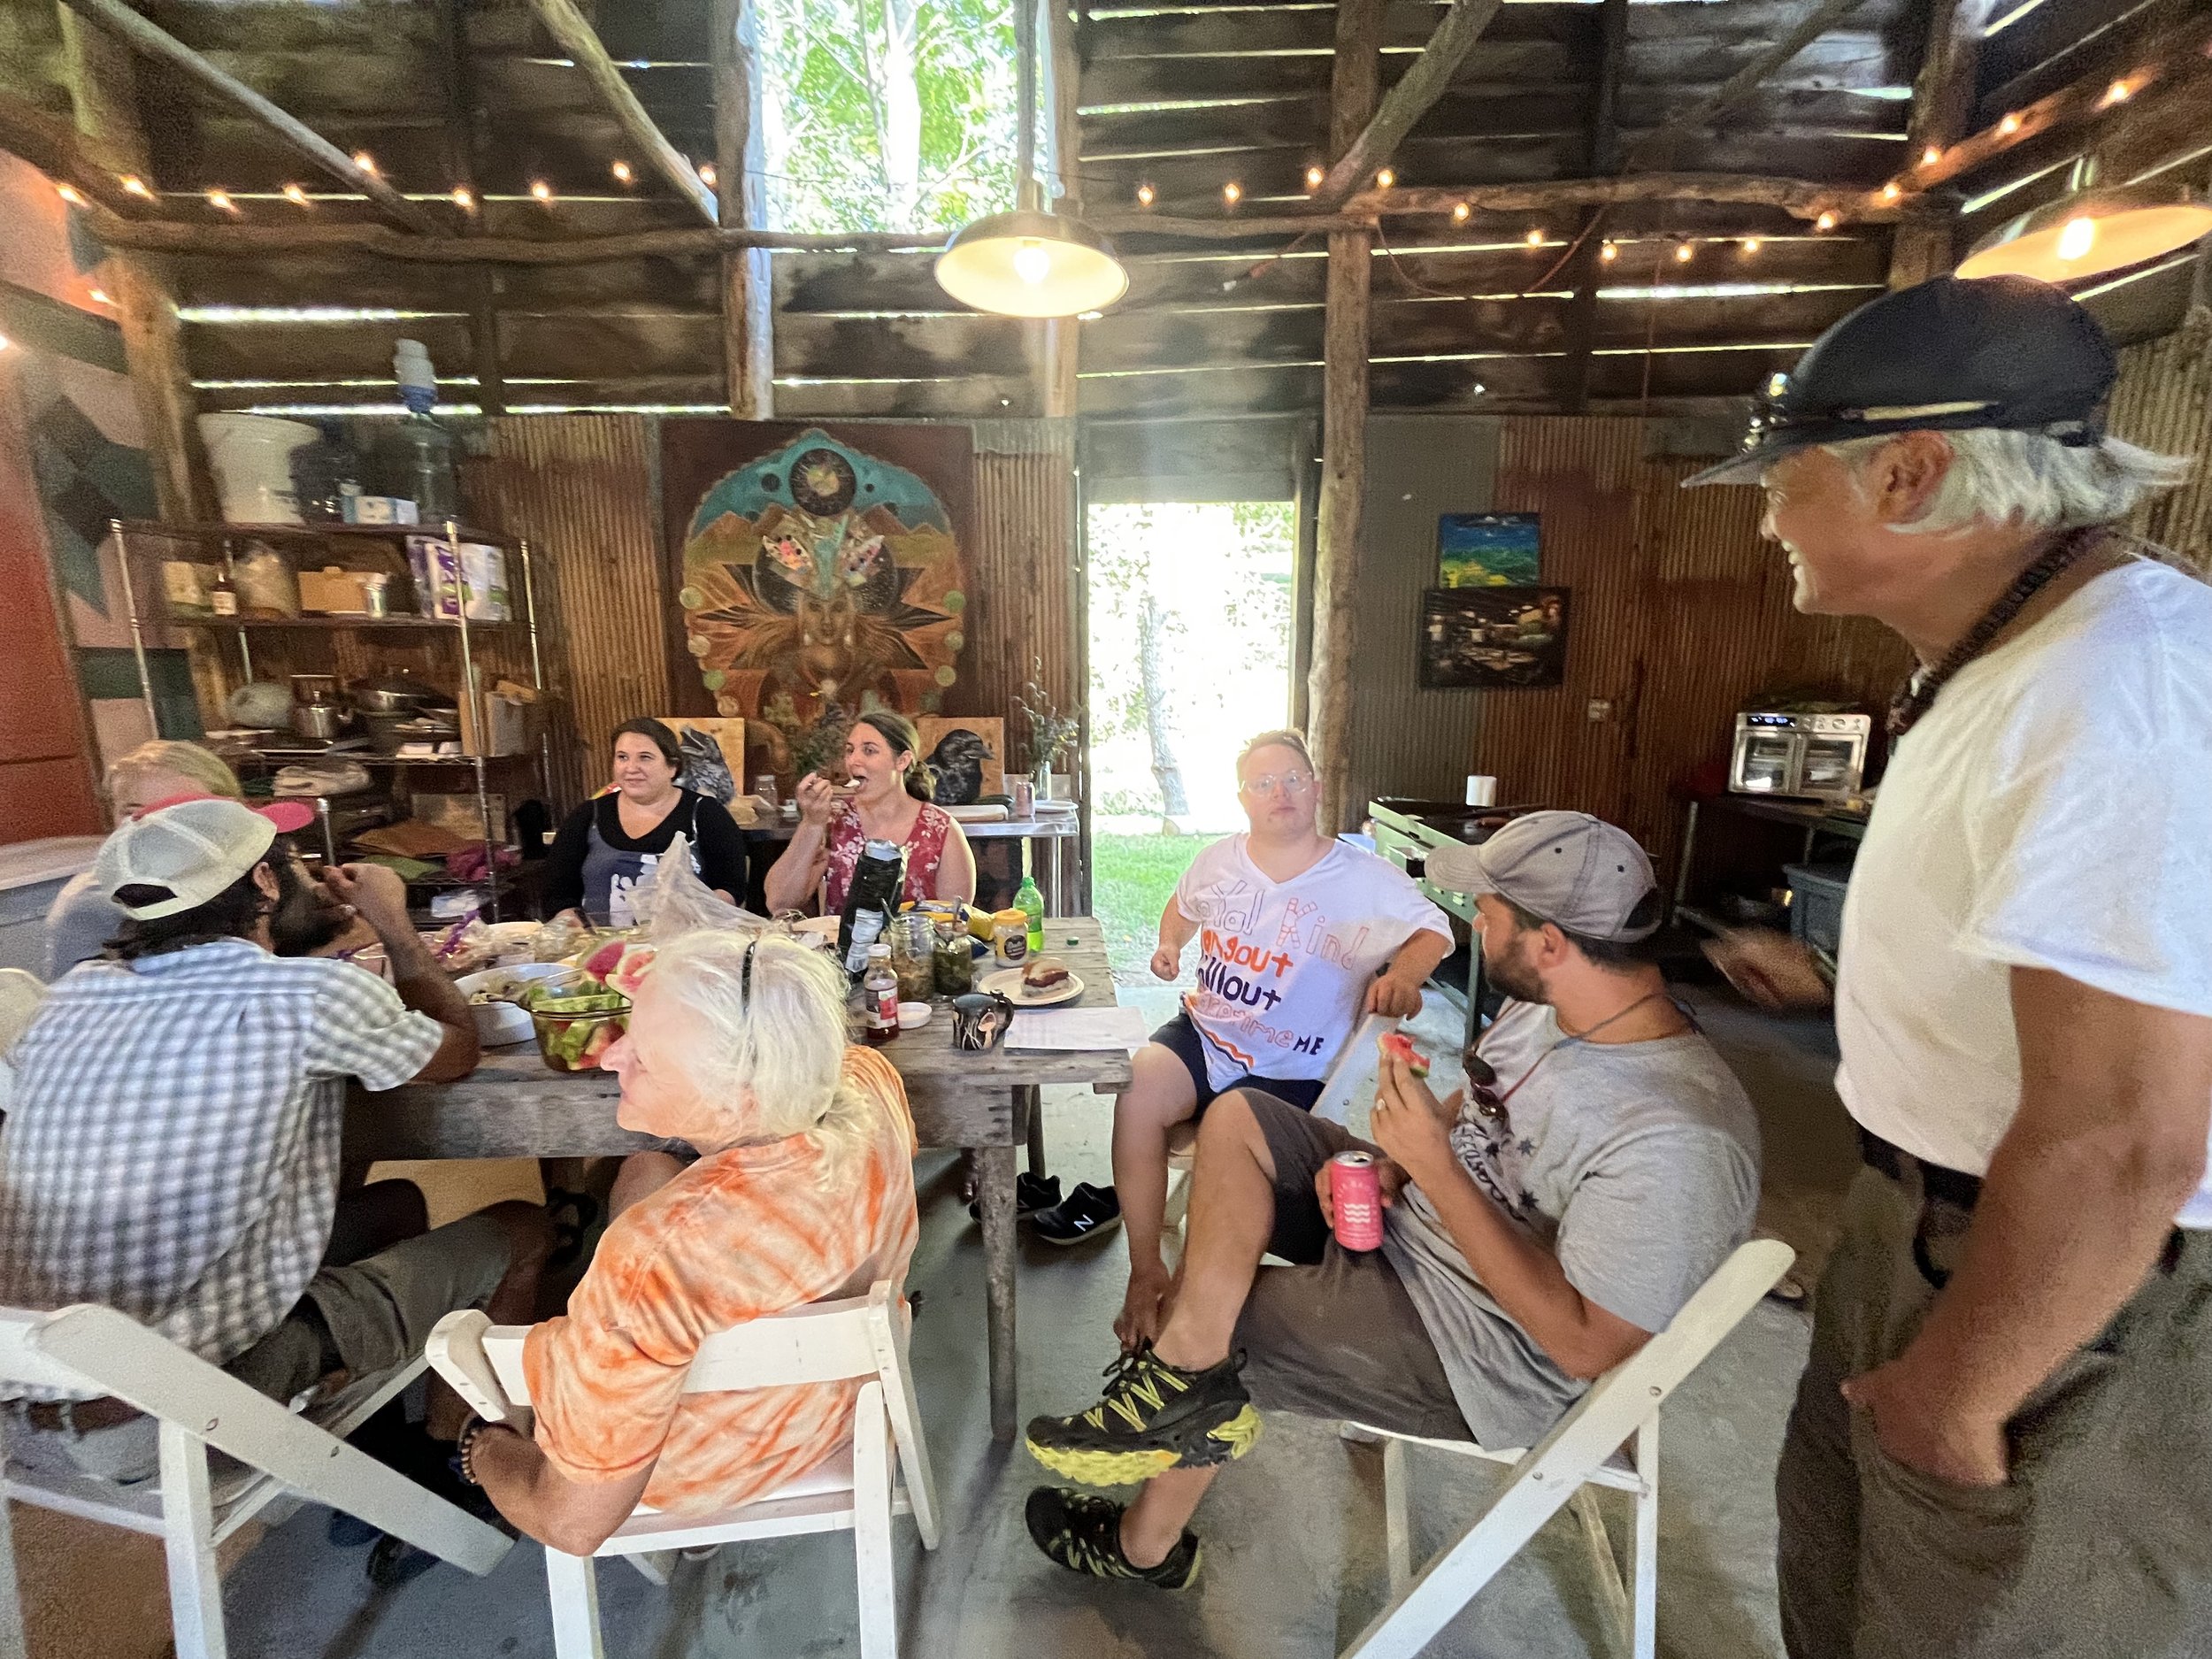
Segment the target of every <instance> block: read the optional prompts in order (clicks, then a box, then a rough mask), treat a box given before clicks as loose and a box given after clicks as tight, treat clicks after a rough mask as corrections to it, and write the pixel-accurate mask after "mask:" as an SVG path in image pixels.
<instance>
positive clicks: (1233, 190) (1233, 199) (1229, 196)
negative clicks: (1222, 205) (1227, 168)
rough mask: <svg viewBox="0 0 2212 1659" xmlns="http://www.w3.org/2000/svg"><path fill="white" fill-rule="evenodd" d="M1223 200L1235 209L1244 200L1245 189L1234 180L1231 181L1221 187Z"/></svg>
mask: <svg viewBox="0 0 2212 1659" xmlns="http://www.w3.org/2000/svg"><path fill="white" fill-rule="evenodd" d="M1221 199H1222V200H1223V201H1225V202H1226V203H1227V204H1229V205H1230V206H1231V207H1234V206H1235V205H1236V204H1238V203H1239V202H1241V201H1242V200H1244V187H1243V186H1242V185H1240V184H1239V183H1238V182H1237V181H1236V180H1234V179H1232V180H1229V182H1228V183H1226V184H1225V185H1223V186H1222V187H1221Z"/></svg>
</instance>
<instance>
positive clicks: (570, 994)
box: [523, 973, 630, 1071]
mask: <svg viewBox="0 0 2212 1659" xmlns="http://www.w3.org/2000/svg"><path fill="white" fill-rule="evenodd" d="M523 1006H524V1007H525V1008H526V1009H528V1010H530V1025H531V1027H532V1029H533V1030H534V1031H535V1032H536V1033H537V1038H538V1053H539V1054H541V1056H544V1059H545V1063H546V1064H548V1065H549V1066H551V1067H552V1068H553V1070H555V1071H597V1070H598V1069H599V1066H600V1061H601V1057H602V1056H604V1055H605V1053H606V1052H607V1050H608V1049H609V1048H612V1047H613V1046H614V1042H615V1039H616V1038H618V1037H619V1036H621V1035H622V1033H624V1032H626V1031H627V1030H628V1029H629V1028H630V999H629V998H628V997H626V996H625V995H623V994H622V993H621V992H619V991H617V990H614V989H612V988H611V987H608V986H606V985H603V984H601V983H600V982H599V981H598V980H596V979H593V978H592V977H591V976H590V975H588V974H585V973H570V974H564V975H562V976H561V977H559V978H557V979H540V980H538V981H537V982H536V983H535V984H534V985H532V986H531V987H529V989H528V990H527V991H526V992H525V993H524V995H523Z"/></svg>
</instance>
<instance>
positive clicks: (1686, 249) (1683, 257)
mask: <svg viewBox="0 0 2212 1659" xmlns="http://www.w3.org/2000/svg"><path fill="white" fill-rule="evenodd" d="M1696 252H1697V250H1696V249H1695V248H1694V247H1693V246H1692V245H1691V244H1690V243H1688V242H1677V243H1675V245H1674V262H1675V264H1677V265H1687V264H1689V263H1690V260H1691V258H1692V257H1694V255H1695V254H1696Z"/></svg>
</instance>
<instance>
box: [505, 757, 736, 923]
mask: <svg viewBox="0 0 2212 1659" xmlns="http://www.w3.org/2000/svg"><path fill="white" fill-rule="evenodd" d="M682 775H683V761H682V757H681V752H680V749H678V747H677V742H676V734H675V733H673V732H672V731H670V730H669V729H668V728H667V727H666V726H663V725H662V724H661V723H660V722H659V721H658V720H642V719H641V720H625V721H624V722H623V723H622V724H621V725H620V726H617V727H615V729H614V761H613V782H614V787H613V789H612V790H611V792H609V793H608V794H606V795H601V796H599V797H598V798H597V799H596V800H593V801H587V802H585V803H584V804H583V805H581V806H580V807H578V808H577V809H576V810H575V811H573V812H572V813H570V814H569V816H568V820H567V822H565V823H564V824H563V825H562V826H561V830H560V833H559V834H557V835H556V836H555V837H554V838H553V850H552V851H551V852H550V853H549V855H547V857H546V861H545V862H546V870H545V908H546V910H548V911H549V912H552V913H558V912H560V911H563V910H580V911H581V912H582V913H583V915H584V917H585V918H586V919H587V920H588V921H590V922H592V923H593V924H595V925H596V926H612V927H628V926H633V925H634V924H635V923H636V922H637V921H639V920H640V919H641V918H640V917H639V915H638V913H637V910H638V906H639V903H640V901H639V900H638V899H637V896H636V895H638V893H639V892H640V890H641V889H643V888H647V887H650V886H651V884H652V882H653V879H654V877H655V874H656V873H657V870H658V868H659V865H660V860H661V856H662V855H663V854H664V853H665V852H666V851H667V850H668V846H669V843H670V842H671V841H673V840H674V839H675V838H676V837H677V836H678V835H681V836H683V837H684V840H685V841H686V843H687V845H688V846H689V847H690V849H691V867H692V870H693V872H695V874H697V876H698V877H699V879H701V880H703V881H704V882H705V883H706V884H707V886H709V887H711V888H713V889H714V891H715V892H716V893H717V894H718V895H719V896H721V897H722V898H725V899H727V900H728V901H729V902H731V903H733V904H741V903H743V902H744V897H745V837H744V835H743V833H741V831H740V830H739V829H738V827H737V824H736V822H735V820H733V818H731V817H730V815H729V812H728V811H727V810H726V809H725V808H724V807H723V805H722V804H721V803H720V802H718V801H716V800H715V799H714V798H713V797H712V796H710V795H701V794H699V793H698V792H697V791H696V790H693V789H687V788H684V787H682V786H681V782H680V780H681V778H682Z"/></svg>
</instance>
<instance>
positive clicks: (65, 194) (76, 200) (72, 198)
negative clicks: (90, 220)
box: [54, 184, 84, 207]
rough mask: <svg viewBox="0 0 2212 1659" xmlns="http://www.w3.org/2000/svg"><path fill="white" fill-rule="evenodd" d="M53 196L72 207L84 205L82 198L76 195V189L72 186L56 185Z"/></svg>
mask: <svg viewBox="0 0 2212 1659" xmlns="http://www.w3.org/2000/svg"><path fill="white" fill-rule="evenodd" d="M54 194H55V195H56V196H59V197H61V199H62V200H63V201H65V202H66V203H68V204H69V205H70V206H72V207H82V206H83V205H84V197H83V196H80V195H79V194H78V193H77V187H76V186H75V185H73V184H58V185H56V186H55V187H54Z"/></svg>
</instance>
